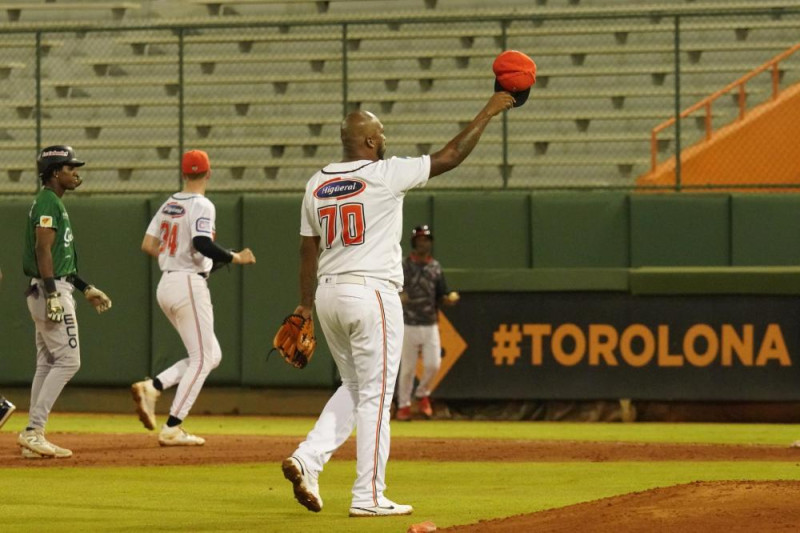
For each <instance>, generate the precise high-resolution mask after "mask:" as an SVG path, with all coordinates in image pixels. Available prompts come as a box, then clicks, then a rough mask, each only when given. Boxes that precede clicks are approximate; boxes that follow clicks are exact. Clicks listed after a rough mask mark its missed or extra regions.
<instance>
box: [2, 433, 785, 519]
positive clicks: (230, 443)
mask: <svg viewBox="0 0 800 533" xmlns="http://www.w3.org/2000/svg"><path fill="white" fill-rule="evenodd" d="M49 438H50V439H51V440H53V441H54V442H56V443H57V444H59V445H60V446H64V447H67V448H70V449H72V450H73V451H74V452H75V455H74V456H73V457H72V458H69V459H59V460H55V459H48V460H45V459H41V460H30V459H24V458H22V457H21V456H20V453H19V450H18V448H17V446H16V442H15V439H16V435H14V434H11V433H4V434H0V468H8V467H12V468H13V467H17V468H22V467H24V468H49V467H70V466H73V467H86V466H155V465H200V464H202V465H208V464H222V463H252V462H277V461H279V460H280V459H283V458H284V457H286V456H287V455H288V454H290V453H291V452H292V451H293V450H294V448H295V446H296V445H297V443H298V440H299V439H298V438H297V437H261V436H220V435H210V436H208V438H207V443H206V445H205V446H202V447H198V448H161V447H160V446H159V445H158V442H157V440H156V435H155V434H142V435H107V434H69V433H63V434H52V435H49ZM354 457H355V443H354V440H353V439H350V441H348V442H347V443H346V444H345V445H344V446H343V447H342V449H340V450H339V452H337V454H336V458H337V459H353V458H354ZM392 459H394V460H426V461H526V462H527V461H539V462H542V461H589V462H609V461H737V460H741V461H783V462H786V463H787V469H789V468H795V467H796V466H797V465H798V464H800V450H798V449H789V448H786V447H777V446H730V445H699V444H687V445H681V444H631V443H599V442H564V441H558V442H549V441H521V440H519V441H518V440H487V439H411V438H395V439H393V440H392ZM798 502H800V482H789V481H785V482H784V481H780V482H753V481H730V482H713V483H711V482H709V483H691V484H687V485H678V486H674V487H666V488H659V489H655V490H650V491H646V492H639V493H632V494H626V495H623V496H617V497H613V498H606V499H602V500H597V501H593V502H587V503H582V504H578V505H572V506H569V507H563V508H560V509H553V510H549V511H542V512H539V513H534V514H529V515H519V516H513V517H508V518H505V519H502V520H492V521H485V522H481V523H479V524H474V525H469V526H458V527H455V528H449V529H448V531H451V530H452V531H458V532H477V531H481V532H486V531H488V532H490V533H499V532H518V531H537V532H553V533H554V532H568V531H569V532H572V531H593V532H597V533H606V532H608V533H611V532H615V533H616V532H620V531H624V532H638V531H642V532H645V531H647V532H653V531H655V532H658V531H680V530H683V531H721V530H724V531H726V532H727V533H730V532H739V531H742V532H744V531H748V532H750V531H759V532H764V531H766V532H771V531H793V530H797V529H798V527H800V505H798Z"/></svg>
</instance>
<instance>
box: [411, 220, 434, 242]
mask: <svg viewBox="0 0 800 533" xmlns="http://www.w3.org/2000/svg"><path fill="white" fill-rule="evenodd" d="M417 237H428V238H429V239H430V240H433V232H431V228H429V227H428V225H427V224H425V225H424V226H417V227H416V228H414V229H413V230H411V246H412V247H413V246H414V239H416V238H417Z"/></svg>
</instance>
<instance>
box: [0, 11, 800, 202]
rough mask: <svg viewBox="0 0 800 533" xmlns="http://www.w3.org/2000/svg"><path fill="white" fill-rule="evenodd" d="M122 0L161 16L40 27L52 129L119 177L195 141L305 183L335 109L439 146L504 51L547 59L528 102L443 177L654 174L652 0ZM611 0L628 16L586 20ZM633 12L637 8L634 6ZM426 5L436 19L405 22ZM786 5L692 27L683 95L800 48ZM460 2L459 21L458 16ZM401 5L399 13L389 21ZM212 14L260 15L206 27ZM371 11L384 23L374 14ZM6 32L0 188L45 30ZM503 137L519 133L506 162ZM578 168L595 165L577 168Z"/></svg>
mask: <svg viewBox="0 0 800 533" xmlns="http://www.w3.org/2000/svg"><path fill="white" fill-rule="evenodd" d="M77 4H78V3H75V2H72V3H70V4H66V3H62V2H58V1H57V2H53V3H51V2H47V3H36V2H31V3H30V5H31V6H44V5H47V6H50V7H51V8H52V10H53V11H54V12H55V11H58V10H59V9H61V8H63V9H65V10H69V9H75V10H77V9H78V8H75V7H66V6H73V5H77ZM82 4H89V2H82ZM91 4H92V5H93V6H94V8H93V9H91V10H90V9H88V8H87V9H86V10H85V11H83V10H82V11H80V12H81V13H83V14H84V15H86V14H90V13H94V14H96V16H97V17H98V18H97V20H98V21H100V22H102V21H103V20H112V19H108V16H109V13H110V12H111V9H110V6H111V4H112V3H111V2H103V3H101V2H92V3H91ZM122 4H129V5H128V6H127V7H126V11H125V13H124V17H125V20H127V19H129V18H132V17H138V18H137V20H139V21H141V20H149V19H146V18H145V17H157V18H152V19H151V20H153V21H156V20H157V21H158V23H159V26H157V27H156V26H153V28H152V29H148V28H146V27H143V28H137V29H131V30H126V29H125V28H124V27H120V28H117V29H115V30H114V31H103V32H99V31H98V32H82V33H80V34H72V33H69V32H63V33H62V32H54V31H50V32H48V33H47V34H45V35H44V40H43V43H47V52H48V53H47V54H43V55H42V58H41V59H42V63H41V68H42V73H43V78H42V83H41V104H42V106H41V110H40V111H41V116H40V120H41V125H42V128H43V131H44V132H45V133H46V135H44V137H48V136H49V135H52V132H53V131H59V132H62V133H63V134H64V135H65V136H66V135H69V136H70V137H69V138H70V139H71V140H70V142H72V143H73V144H74V145H75V146H76V148H79V149H81V150H82V152H81V153H83V151H84V150H89V151H90V155H92V157H93V158H94V159H93V162H94V163H93V169H95V170H97V171H102V172H108V176H113V180H117V181H119V182H121V185H120V187H121V188H125V187H129V188H131V189H135V187H136V186H138V184H139V183H147V182H156V181H159V180H161V181H164V179H163V176H164V175H165V174H168V173H169V172H171V171H173V170H174V169H176V168H177V166H176V164H175V160H176V157H177V155H176V154H177V149H178V148H179V147H180V146H189V145H192V146H197V147H202V146H205V147H207V148H209V149H210V150H213V154H212V155H214V158H215V160H218V161H219V163H218V164H217V165H215V166H216V167H217V168H219V169H220V172H218V173H217V177H218V179H219V180H220V186H221V187H222V183H221V182H223V181H225V182H229V183H227V184H225V186H228V185H230V187H235V186H236V184H237V183H238V184H240V185H241V184H242V183H245V182H247V183H251V184H252V187H253V188H258V187H259V186H260V187H264V188H269V187H277V188H297V187H299V186H300V185H299V184H301V183H302V181H303V180H304V178H305V177H307V175H308V172H309V170H313V169H314V168H318V167H319V166H320V165H321V164H324V163H325V162H327V161H328V160H329V159H331V158H334V159H335V158H338V153H339V149H338V132H337V129H338V124H339V121H340V120H341V118H342V115H343V113H344V112H345V111H347V110H352V109H358V108H360V109H367V110H372V111H375V112H376V113H377V114H378V115H379V116H380V118H381V119H382V121H383V122H384V124H385V126H386V129H387V138H388V141H389V147H390V148H389V151H390V154H397V155H415V154H418V153H425V152H428V151H430V150H435V149H437V148H438V147H440V146H441V145H442V144H444V142H446V141H447V140H448V139H449V138H451V137H452V136H453V135H455V133H457V132H458V129H459V128H460V127H462V126H463V125H464V124H465V123H467V122H468V121H469V120H470V119H471V118H472V116H474V114H475V112H477V110H478V109H479V107H480V105H481V103H482V102H483V101H485V99H486V98H487V96H488V94H489V91H491V63H492V60H493V58H494V57H495V55H496V54H497V53H499V52H500V51H501V50H502V49H503V48H504V47H505V48H516V49H520V50H525V51H529V52H531V53H532V54H533V55H534V56H535V58H536V59H537V62H538V64H539V72H538V81H537V85H536V87H535V88H534V91H533V94H532V97H531V100H530V101H529V103H528V104H526V106H525V107H524V108H522V109H519V110H513V111H511V112H510V113H508V117H507V118H508V120H507V123H506V124H505V125H503V123H502V122H500V121H495V123H493V124H492V127H491V129H490V130H489V131H487V134H486V136H485V139H484V141H483V142H482V143H481V145H479V147H478V149H476V152H475V154H474V156H473V158H471V159H470V160H468V161H467V164H465V165H464V168H463V169H462V168H460V169H458V170H457V171H456V172H457V173H458V179H455V178H453V179H452V180H450V178H449V177H445V178H444V179H442V180H437V185H438V186H443V187H447V186H450V185H451V181H452V182H453V183H460V184H464V183H465V182H467V183H469V184H473V185H475V186H483V184H484V183H485V181H484V176H486V175H487V174H488V175H489V176H490V179H489V180H488V181H490V182H492V183H497V182H498V180H499V182H500V183H502V180H503V179H508V180H509V184H511V185H514V186H520V187H524V186H526V183H527V184H529V185H536V186H538V185H545V186H550V185H554V184H560V183H563V180H564V179H565V178H566V179H578V180H583V181H579V183H592V184H600V185H603V184H605V185H608V186H625V185H628V184H630V183H631V176H632V175H635V174H636V173H638V172H639V171H641V170H643V169H645V168H646V167H647V163H648V161H647V160H648V155H649V134H650V129H651V128H652V127H653V126H654V125H655V124H658V123H659V122H661V121H662V120H663V119H664V118H667V117H669V116H670V115H671V114H673V113H674V110H675V96H676V94H675V79H674V75H673V72H674V60H675V56H674V45H675V41H674V36H673V32H674V21H673V20H672V18H671V17H661V16H658V15H657V14H653V11H651V10H648V6H661V7H664V6H663V4H659V3H657V2H647V1H641V2H638V3H637V4H636V5H630V4H628V3H625V4H624V5H623V4H621V3H619V2H617V3H614V2H608V1H606V2H603V1H599V0H591V1H590V0H581V1H579V2H573V1H570V0H561V1H558V2H556V1H555V0H539V1H537V2H536V6H542V7H545V8H547V9H546V10H545V11H542V12H541V13H542V14H543V15H542V16H541V17H536V16H535V14H532V13H534V12H533V11H531V9H532V8H533V7H534V6H532V5H531V3H530V2H525V1H522V0H512V1H511V2H509V3H508V6H505V5H504V6H503V7H504V8H507V9H513V8H517V9H528V15H526V16H518V17H514V19H513V20H506V21H505V22H502V21H501V19H499V18H491V17H488V18H487V17H479V18H475V19H474V20H473V21H462V20H461V18H460V17H463V14H464V11H465V9H464V7H465V6H471V7H478V6H485V5H486V3H485V2H452V1H448V0H439V1H438V2H437V1H432V0H427V1H425V0H396V1H389V0H283V1H278V0H260V1H255V0H215V1H212V0H184V1H183V2H157V1H148V0H145V1H142V2H139V3H138V4H136V5H134V3H132V2H119V3H116V4H115V5H116V6H117V8H116V9H117V10H118V11H117V14H119V13H120V12H119V9H120V6H121V5H122ZM178 4H180V9H179V8H178V7H176V6H177V5H178ZM26 5H28V4H26ZM100 5H102V6H103V7H102V8H100V7H98V6H100ZM681 5H684V4H681ZM685 5H687V6H689V7H688V8H687V9H689V8H691V4H685ZM787 5H788V4H787ZM603 6H613V8H614V9H618V10H619V12H621V13H625V14H626V16H625V17H619V18H608V17H606V18H595V19H593V18H580V17H579V16H578V15H580V14H581V13H586V12H592V13H599V11H598V10H602V8H603ZM679 7H680V6H679ZM698 7H699V6H698ZM637 9H638V10H639V11H638V13H641V16H634V15H635V14H636V13H637V11H636V10H637ZM592 10H594V11H592ZM690 12H691V11H687V13H690ZM342 13H353V14H354V16H353V17H352V20H353V22H351V23H349V24H348V25H347V27H346V28H344V27H343V26H342V25H341V24H335V23H333V24H324V22H325V21H326V20H327V19H326V17H333V18H332V19H331V20H339V19H336V17H337V16H339V15H340V14H342ZM419 13H423V14H424V13H427V14H429V15H430V14H436V16H437V17H438V19H432V20H429V21H426V19H425V17H418V18H412V15H414V14H419ZM536 13H539V12H536ZM776 13H777V12H772V13H765V14H759V15H753V16H748V15H730V16H719V17H689V18H687V19H686V20H684V21H683V22H682V23H681V41H680V46H681V54H680V58H681V62H682V64H681V79H680V83H681V89H680V97H681V105H682V106H683V107H685V106H686V105H688V104H690V103H692V102H694V101H696V100H698V99H700V98H702V97H704V96H706V95H707V94H709V93H711V92H713V91H715V90H716V89H718V88H719V87H721V86H723V85H725V84H726V83H728V82H730V81H731V80H733V79H735V78H736V77H738V76H740V75H741V74H743V73H745V72H747V71H748V70H749V69H750V68H752V66H753V65H754V64H759V63H761V62H763V61H764V60H765V59H767V58H769V57H771V56H773V55H775V54H776V53H777V52H778V51H780V50H782V49H784V48H786V47H787V46H788V45H790V44H792V39H795V40H796V31H797V28H800V16H797V15H796V14H793V13H789V14H785V15H780V14H779V13H777V14H776ZM38 14H41V15H44V11H43V10H42V9H41V8H34V9H31V10H29V11H25V10H23V11H22V14H21V16H19V17H18V22H24V21H26V20H32V19H33V18H34V17H36V16H37V15H38ZM450 14H455V15H458V17H459V18H458V20H453V21H450V20H447V17H448V16H450ZM52 15H53V14H52V13H50V14H49V15H48V16H49V17H51V18H46V17H44V16H43V17H42V20H43V21H44V22H47V21H48V20H52ZM393 15H396V16H398V17H400V18H399V19H398V20H403V19H402V17H403V16H408V19H407V21H406V22H398V23H390V24H386V23H385V19H386V18H387V17H391V16H393ZM556 15H558V16H560V17H562V18H558V17H556ZM221 17H224V19H225V20H226V21H231V22H236V21H237V20H238V19H241V20H245V19H246V20H247V21H249V22H252V23H254V24H256V25H255V26H253V27H250V26H246V27H245V26H243V27H225V26H224V25H223V26H218V27H217V26H213V25H211V26H206V25H204V21H212V22H213V21H219V20H220V18H221ZM259 17H260V18H259ZM378 17H381V18H382V19H384V20H382V21H381V22H374V23H373V22H372V21H371V18H375V19H376V20H377V18H378ZM173 19H174V20H175V21H176V23H178V21H180V24H181V25H182V26H183V30H181V32H180V33H181V35H179V34H178V33H179V32H178V31H173V30H172V28H170V25H169V21H170V20H173ZM259 21H260V22H259ZM279 21H283V22H279ZM258 24H264V26H263V27H259V26H258ZM2 37H3V35H2V34H0V48H2V47H5V46H9V47H10V46H15V47H18V48H20V49H22V50H25V53H24V54H20V56H21V57H23V59H21V60H20V61H16V60H15V62H14V63H13V65H12V64H9V65H10V66H9V67H8V70H7V71H6V70H4V69H3V66H2V65H0V78H1V77H3V76H4V75H5V77H6V78H7V79H8V81H9V90H7V98H5V99H3V100H0V146H4V147H5V148H6V158H5V159H6V160H5V162H4V163H3V164H2V165H0V169H1V170H2V171H5V172H3V174H5V176H6V177H7V178H8V179H5V180H4V179H2V177H0V191H4V190H8V187H12V188H13V187H16V186H17V184H18V183H21V181H20V180H22V179H23V178H24V176H25V175H26V173H27V172H30V169H29V168H28V167H29V166H30V154H31V152H33V151H34V150H35V144H34V143H35V139H36V135H35V132H36V127H37V126H36V125H37V121H36V118H37V108H36V103H37V100H36V97H35V94H36V91H35V90H34V87H33V85H32V81H31V80H32V79H33V78H34V76H35V68H36V66H35V65H36V61H35V59H36V58H35V55H34V54H33V53H32V52H31V51H30V50H31V47H32V46H33V44H32V43H35V40H34V39H33V38H32V36H29V35H27V34H25V33H17V34H13V35H12V34H9V35H8V36H7V38H6V39H3V38H2ZM43 51H44V49H43ZM181 51H182V53H183V58H182V61H181V60H179V54H180V52H181ZM345 56H346V62H345V61H344V60H343V59H344V57H345ZM15 57H16V56H15ZM180 65H182V66H183V72H182V73H181V72H179V66H180ZM487 73H488V74H487ZM781 75H782V77H783V78H784V81H785V82H786V83H788V82H791V81H792V80H796V79H798V77H800V65H798V64H797V63H791V62H789V63H787V64H786V65H781ZM345 80H346V83H345ZM181 81H182V82H183V83H184V90H183V91H182V92H181V91H180V90H179V84H180V82H181ZM768 95H769V87H768V86H766V85H765V84H760V83H753V84H751V85H748V87H747V96H748V99H752V101H758V99H761V98H766V97H767V96H768ZM343 98H346V104H345V102H344V101H343ZM180 102H183V104H184V109H183V112H182V113H179V112H178V106H179V104H180ZM736 105H737V103H736V102H735V101H734V100H733V99H731V98H726V99H724V100H722V101H720V102H719V103H718V104H715V108H714V110H713V120H714V121H725V120H729V119H731V118H733V117H735V116H736ZM181 125H182V126H183V131H182V132H181V131H180V128H181ZM703 127H704V119H703V118H702V115H701V114H700V113H698V114H697V115H695V116H692V117H690V118H689V119H688V121H684V123H683V128H682V131H681V142H682V143H683V145H684V146H685V145H687V144H688V143H691V142H693V140H694V139H696V138H699V137H700V136H701V135H702V131H703ZM503 128H505V130H506V133H505V134H503ZM180 139H182V141H183V144H181V141H180ZM503 139H507V141H508V143H509V146H508V150H507V153H506V154H505V156H504V155H503V150H502V149H501V145H502V142H503ZM672 148H674V135H673V134H672V133H671V132H665V136H664V137H663V138H661V139H660V141H659V149H660V150H661V151H662V152H663V154H664V155H665V156H666V155H668V154H669V150H670V149H672ZM135 161H142V162H141V163H140V164H138V165H134V164H133V163H134V162H135ZM504 163H507V166H504ZM587 168H589V169H591V178H586V179H585V180H584V176H587V174H588V173H587ZM570 173H571V174H570ZM139 174H141V176H142V177H141V179H142V180H143V181H141V182H140V181H137V180H139V177H138V175H139ZM570 176H571V178H570ZM462 177H466V178H467V179H466V180H463V179H461V178H462ZM264 178H266V180H265V179H264ZM258 180H261V181H258ZM248 186H250V185H248ZM142 187H145V185H142Z"/></svg>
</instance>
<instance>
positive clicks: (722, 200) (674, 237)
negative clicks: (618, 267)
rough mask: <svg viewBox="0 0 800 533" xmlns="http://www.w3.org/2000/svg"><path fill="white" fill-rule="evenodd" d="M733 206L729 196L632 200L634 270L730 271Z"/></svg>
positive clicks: (646, 197) (631, 198) (674, 196)
mask: <svg viewBox="0 0 800 533" xmlns="http://www.w3.org/2000/svg"><path fill="white" fill-rule="evenodd" d="M729 203H730V198H729V196H728V195H685V194H680V195H672V194H670V195H660V194H659V195H637V194H633V195H631V197H630V217H631V222H630V223H631V266H633V267H639V266H727V265H730V255H731V253H730V205H729Z"/></svg>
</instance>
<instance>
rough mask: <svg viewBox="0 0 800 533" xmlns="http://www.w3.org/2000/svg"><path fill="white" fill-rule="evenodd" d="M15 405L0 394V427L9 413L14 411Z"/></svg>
mask: <svg viewBox="0 0 800 533" xmlns="http://www.w3.org/2000/svg"><path fill="white" fill-rule="evenodd" d="M16 409H17V406H16V405H14V404H13V403H11V402H9V401H8V400H6V399H5V398H3V397H2V396H0V428H1V427H3V424H5V423H6V420H8V418H9V417H10V416H11V413H13V412H14V411H16Z"/></svg>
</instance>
